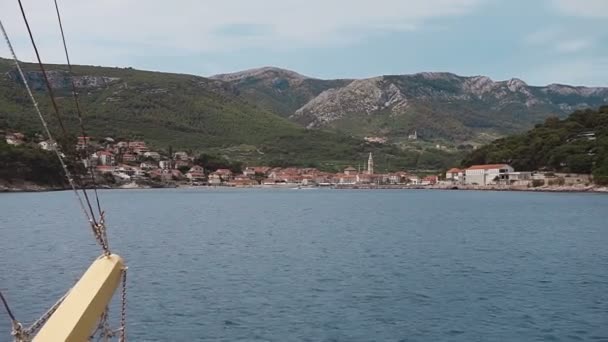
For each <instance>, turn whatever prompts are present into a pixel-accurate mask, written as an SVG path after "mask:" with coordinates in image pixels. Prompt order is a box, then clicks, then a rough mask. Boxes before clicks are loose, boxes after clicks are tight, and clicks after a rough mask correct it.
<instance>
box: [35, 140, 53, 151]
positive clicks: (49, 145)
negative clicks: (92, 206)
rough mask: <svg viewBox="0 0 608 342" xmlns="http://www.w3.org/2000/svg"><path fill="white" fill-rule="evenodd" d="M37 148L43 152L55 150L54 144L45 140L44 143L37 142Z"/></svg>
mask: <svg viewBox="0 0 608 342" xmlns="http://www.w3.org/2000/svg"><path fill="white" fill-rule="evenodd" d="M38 146H40V148H41V149H43V150H45V151H53V150H55V146H56V144H55V143H54V142H53V141H51V140H45V141H41V142H39V143H38Z"/></svg>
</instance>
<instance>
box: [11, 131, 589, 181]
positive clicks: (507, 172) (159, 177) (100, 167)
mask: <svg viewBox="0 0 608 342" xmlns="http://www.w3.org/2000/svg"><path fill="white" fill-rule="evenodd" d="M25 140H26V138H25V135H24V134H22V133H19V132H13V133H7V134H5V141H6V143H7V144H9V145H21V144H24V143H25ZM30 143H31V142H30ZM37 146H38V148H40V149H42V150H46V151H52V150H53V149H55V148H56V146H57V145H56V144H55V143H53V142H51V141H48V140H41V141H39V142H37ZM75 148H76V151H79V152H80V154H79V155H81V156H84V157H83V158H82V162H83V165H84V166H85V168H86V170H88V172H93V173H94V175H95V176H96V177H97V178H99V179H103V180H106V181H108V182H107V183H109V184H112V185H114V186H115V187H122V188H138V187H177V186H227V187H298V188H301V187H333V188H344V189H348V188H363V189H364V188H438V189H499V190H500V189H512V190H525V189H531V188H532V189H541V190H542V189H557V190H559V189H577V188H578V189H581V190H584V189H586V188H589V187H592V179H591V176H590V175H586V174H563V173H562V174H560V173H553V172H541V171H516V170H514V168H513V167H511V166H510V165H508V164H488V165H472V166H470V167H468V168H463V169H461V168H456V167H454V168H451V169H449V170H447V172H445V173H441V174H418V173H416V172H412V171H405V170H404V171H397V172H385V173H378V172H376V171H375V169H374V159H373V154H372V153H371V152H370V153H369V154H368V158H367V160H366V161H364V165H365V167H364V168H361V167H359V168H355V167H353V166H346V167H345V168H344V169H343V170H342V171H341V172H337V173H331V172H324V171H320V170H318V169H316V168H298V167H271V166H264V165H248V166H244V167H243V168H240V170H234V169H232V170H231V169H229V168H210V167H208V166H207V165H204V163H201V162H200V161H199V160H197V158H196V157H195V156H194V155H191V154H189V153H187V152H185V151H177V152H172V153H170V154H169V153H165V152H162V151H155V150H153V149H151V148H149V146H148V144H147V143H146V142H145V141H143V140H133V141H127V140H118V141H117V140H115V139H114V138H111V137H105V138H102V139H96V140H95V139H93V138H91V137H82V136H81V137H77V141H76V146H75Z"/></svg>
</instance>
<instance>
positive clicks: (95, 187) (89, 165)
mask: <svg viewBox="0 0 608 342" xmlns="http://www.w3.org/2000/svg"><path fill="white" fill-rule="evenodd" d="M54 2H55V12H56V13H57V21H58V22H59V30H60V31H61V40H62V42H63V51H64V52H65V59H66V61H67V64H68V71H69V74H70V81H71V84H72V95H73V97H74V105H75V106H76V113H77V114H78V122H79V123H80V133H81V134H82V137H83V138H84V143H85V150H84V151H85V155H86V160H87V165H88V168H89V173H90V174H91V181H92V182H93V191H94V193H95V201H96V202H97V211H98V213H99V216H102V210H101V204H100V203H99V196H98V194H97V182H96V181H95V173H94V172H93V164H92V163H91V162H90V160H89V159H90V158H89V154H88V151H87V149H86V147H87V146H88V136H87V133H86V131H85V129H84V122H83V120H82V110H81V108H80V101H79V100H78V93H77V92H76V84H75V83H74V72H73V71H72V63H71V62H70V55H69V54H68V46H67V44H66V41H65V34H64V32H63V23H62V21H61V14H60V12H59V5H58V4H57V0H54Z"/></svg>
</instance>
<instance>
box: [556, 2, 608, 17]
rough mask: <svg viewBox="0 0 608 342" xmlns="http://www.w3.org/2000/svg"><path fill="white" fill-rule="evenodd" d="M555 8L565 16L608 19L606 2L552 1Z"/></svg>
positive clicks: (607, 4)
mask: <svg viewBox="0 0 608 342" xmlns="http://www.w3.org/2000/svg"><path fill="white" fill-rule="evenodd" d="M552 3H553V5H554V6H555V8H556V9H557V10H558V11H560V12H561V13H562V14H564V15H568V16H576V17H595V18H605V17H608V1H606V0H552Z"/></svg>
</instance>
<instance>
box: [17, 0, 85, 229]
mask: <svg viewBox="0 0 608 342" xmlns="http://www.w3.org/2000/svg"><path fill="white" fill-rule="evenodd" d="M17 2H18V3H19V9H21V16H22V17H23V22H24V23H25V27H26V28H27V32H28V34H29V36H30V41H31V43H32V47H33V48H34V52H35V53H36V60H37V61H38V67H39V68H40V71H41V72H42V78H43V79H44V84H45V85H46V89H47V91H48V92H49V97H50V98H51V103H52V105H53V109H54V111H55V116H56V117H57V121H58V122H59V126H60V127H61V130H62V132H63V136H64V138H67V137H68V132H67V130H66V128H65V126H64V124H63V120H62V119H61V114H59V106H57V101H55V94H54V92H53V87H52V86H51V82H50V81H49V78H48V76H47V73H46V70H45V68H44V65H43V64H42V59H41V58H40V53H38V47H37V46H36V41H35V40H34V35H33V33H32V30H31V28H30V24H29V22H28V20H27V16H26V14H25V9H24V8H23V4H22V3H21V0H17ZM79 178H80V177H78V178H77V180H79ZM78 183H80V182H78ZM79 185H80V188H81V189H82V193H83V195H84V198H85V199H86V203H87V206H88V207H89V211H90V213H91V219H92V220H93V223H94V224H97V220H96V219H95V213H94V212H93V207H92V206H91V201H90V200H89V195H88V194H87V191H86V190H85V189H84V187H83V186H82V184H79Z"/></svg>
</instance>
